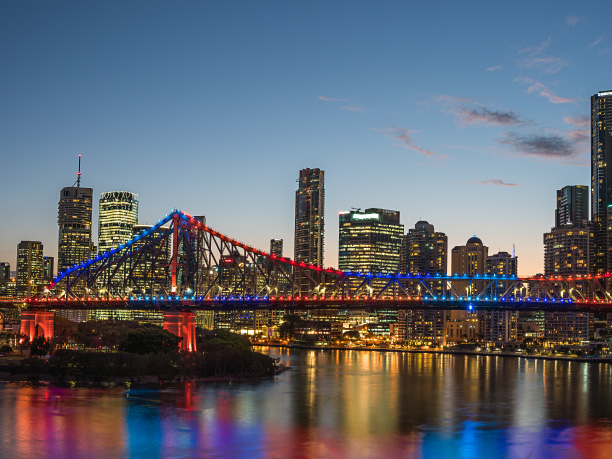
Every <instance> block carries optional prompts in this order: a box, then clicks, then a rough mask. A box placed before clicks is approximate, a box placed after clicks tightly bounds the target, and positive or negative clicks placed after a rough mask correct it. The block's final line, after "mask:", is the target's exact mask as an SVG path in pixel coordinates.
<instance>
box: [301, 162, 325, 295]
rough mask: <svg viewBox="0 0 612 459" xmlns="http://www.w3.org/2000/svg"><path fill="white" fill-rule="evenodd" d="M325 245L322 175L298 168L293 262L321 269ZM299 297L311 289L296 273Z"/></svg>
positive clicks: (304, 278)
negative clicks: (316, 266) (312, 265)
mask: <svg viewBox="0 0 612 459" xmlns="http://www.w3.org/2000/svg"><path fill="white" fill-rule="evenodd" d="M324 242H325V172H324V171H322V170H321V169H302V170H301V171H300V176H299V179H298V189H297V191H296V192H295V238H294V248H293V259H294V260H295V261H297V262H303V263H306V264H314V265H318V266H323V250H324ZM296 279H297V282H296V288H297V290H298V291H297V292H296V293H299V294H307V293H308V292H309V290H310V288H311V285H310V281H309V280H308V278H307V277H306V276H305V275H303V274H301V273H300V272H299V271H297V272H296Z"/></svg>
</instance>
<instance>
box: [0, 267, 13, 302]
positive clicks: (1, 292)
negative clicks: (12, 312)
mask: <svg viewBox="0 0 612 459" xmlns="http://www.w3.org/2000/svg"><path fill="white" fill-rule="evenodd" d="M10 281H11V264H10V263H7V262H4V261H3V262H0V297H8V296H9V294H8V283H9V282H10Z"/></svg>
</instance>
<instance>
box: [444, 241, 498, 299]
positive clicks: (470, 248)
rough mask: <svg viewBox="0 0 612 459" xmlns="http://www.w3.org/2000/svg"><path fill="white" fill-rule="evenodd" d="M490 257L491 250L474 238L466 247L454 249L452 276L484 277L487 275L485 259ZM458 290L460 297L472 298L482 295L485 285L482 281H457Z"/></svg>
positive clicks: (452, 254)
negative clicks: (478, 294)
mask: <svg viewBox="0 0 612 459" xmlns="http://www.w3.org/2000/svg"><path fill="white" fill-rule="evenodd" d="M488 256H489V248H488V247H487V246H485V245H484V244H483V243H482V241H481V240H480V239H479V238H477V237H476V236H473V237H471V238H469V239H468V240H467V242H466V244H465V245H461V246H456V247H453V250H452V253H451V275H453V274H458V275H463V274H467V275H468V276H475V275H477V274H478V275H483V274H484V273H485V259H486V258H487V257H488ZM454 284H456V287H455V288H456V289H457V291H458V292H459V294H460V295H466V296H468V297H469V296H472V295H475V294H477V293H480V291H481V289H482V288H484V284H483V283H482V282H480V281H476V282H468V281H456V282H454Z"/></svg>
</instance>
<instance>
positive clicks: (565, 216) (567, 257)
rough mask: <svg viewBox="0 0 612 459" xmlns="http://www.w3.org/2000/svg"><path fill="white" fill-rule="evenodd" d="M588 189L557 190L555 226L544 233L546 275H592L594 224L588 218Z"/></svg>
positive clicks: (568, 188)
mask: <svg viewBox="0 0 612 459" xmlns="http://www.w3.org/2000/svg"><path fill="white" fill-rule="evenodd" d="M587 193H588V187H586V186H582V185H573V186H566V187H563V188H562V189H560V190H558V191H557V208H556V210H555V226H554V227H553V228H552V229H551V230H550V232H548V233H544V274H545V275H547V276H552V275H559V274H561V275H578V274H588V273H589V269H590V266H591V259H592V250H593V248H592V233H591V225H590V223H589V221H588V219H587V215H588V201H587V196H588V195H587Z"/></svg>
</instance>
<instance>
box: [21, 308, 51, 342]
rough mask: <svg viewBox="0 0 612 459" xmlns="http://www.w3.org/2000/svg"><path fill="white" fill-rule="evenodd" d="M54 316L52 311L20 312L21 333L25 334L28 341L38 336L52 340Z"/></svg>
mask: <svg viewBox="0 0 612 459" xmlns="http://www.w3.org/2000/svg"><path fill="white" fill-rule="evenodd" d="M54 315H55V313H54V312H53V311H22V312H21V333H24V334H26V335H27V336H28V338H29V339H30V341H32V340H33V339H34V338H38V337H39V336H44V337H45V338H53V332H54V329H55V327H54V325H55V323H54V319H53V316H54Z"/></svg>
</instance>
